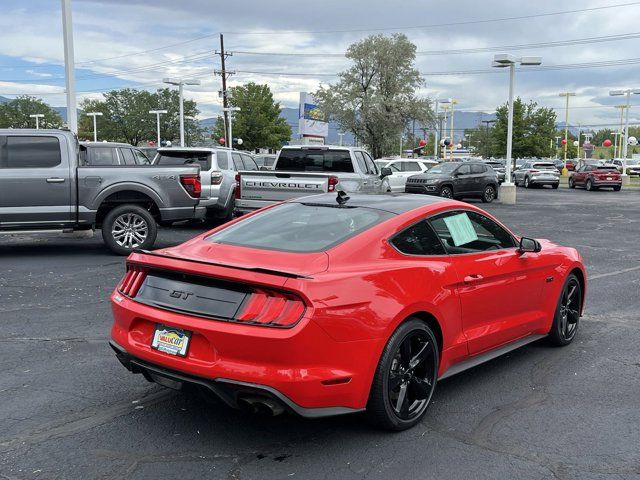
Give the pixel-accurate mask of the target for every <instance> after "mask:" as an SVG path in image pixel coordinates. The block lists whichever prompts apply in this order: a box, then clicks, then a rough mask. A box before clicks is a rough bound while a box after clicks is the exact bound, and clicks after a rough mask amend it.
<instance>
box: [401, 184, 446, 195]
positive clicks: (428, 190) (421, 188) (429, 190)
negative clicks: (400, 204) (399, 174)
mask: <svg viewBox="0 0 640 480" xmlns="http://www.w3.org/2000/svg"><path fill="white" fill-rule="evenodd" d="M438 188H439V187H438V185H410V186H409V185H405V187H404V191H405V192H406V193H422V194H430V195H437V194H438Z"/></svg>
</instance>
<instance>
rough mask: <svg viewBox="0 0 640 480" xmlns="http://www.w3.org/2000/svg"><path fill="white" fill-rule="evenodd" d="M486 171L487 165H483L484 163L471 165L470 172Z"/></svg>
mask: <svg viewBox="0 0 640 480" xmlns="http://www.w3.org/2000/svg"><path fill="white" fill-rule="evenodd" d="M486 171H487V167H485V166H484V165H480V164H478V163H474V164H473V165H471V173H476V174H477V173H484V172H486Z"/></svg>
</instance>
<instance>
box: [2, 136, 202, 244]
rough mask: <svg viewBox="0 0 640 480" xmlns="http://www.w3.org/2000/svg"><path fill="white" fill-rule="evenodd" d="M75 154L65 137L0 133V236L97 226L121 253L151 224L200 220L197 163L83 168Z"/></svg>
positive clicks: (145, 237)
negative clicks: (166, 165)
mask: <svg viewBox="0 0 640 480" xmlns="http://www.w3.org/2000/svg"><path fill="white" fill-rule="evenodd" d="M79 149H80V147H79V144H78V140H77V138H76V136H75V135H74V134H72V133H71V132H69V131H65V130H28V129H25V130H13V129H0V234H15V233H30V234H34V233H52V232H73V231H77V230H91V229H96V228H97V229H102V237H103V239H104V242H105V244H106V245H107V246H108V247H109V248H110V249H111V250H112V251H114V252H115V253H118V254H121V255H127V254H129V253H130V252H131V251H133V250H135V249H148V248H151V247H152V246H153V244H154V242H155V239H156V236H157V231H158V229H157V223H171V222H175V221H179V220H187V219H192V218H202V217H204V214H205V209H204V208H202V207H200V206H199V205H198V203H199V198H200V192H201V185H200V177H199V167H198V166H197V165H182V166H168V167H157V166H153V165H131V166H129V165H124V166H89V165H85V164H84V163H83V161H82V160H81V159H80V156H79Z"/></svg>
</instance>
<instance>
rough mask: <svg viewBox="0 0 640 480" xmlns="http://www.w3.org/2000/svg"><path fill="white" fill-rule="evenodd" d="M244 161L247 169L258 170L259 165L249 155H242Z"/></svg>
mask: <svg viewBox="0 0 640 480" xmlns="http://www.w3.org/2000/svg"><path fill="white" fill-rule="evenodd" d="M242 162H243V163H244V169H245V170H258V165H257V164H256V162H254V161H253V158H251V157H250V156H249V155H242Z"/></svg>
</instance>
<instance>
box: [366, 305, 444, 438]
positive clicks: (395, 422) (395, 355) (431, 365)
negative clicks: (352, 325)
mask: <svg viewBox="0 0 640 480" xmlns="http://www.w3.org/2000/svg"><path fill="white" fill-rule="evenodd" d="M438 352H439V349H438V342H437V340H436V337H435V335H434V334H433V332H432V331H431V328H429V326H428V325H426V324H425V323H424V322H423V321H422V320H420V319H418V318H413V317H412V318H409V319H408V320H407V321H406V322H404V323H402V324H401V325H400V326H399V327H398V328H397V329H396V331H395V332H393V335H391V338H389V341H388V342H387V344H386V346H385V348H384V350H383V351H382V355H381V357H380V361H379V362H378V367H377V369H376V373H375V375H374V377H373V382H372V385H371V391H370V392H369V401H368V403H367V416H368V418H369V421H370V422H371V423H372V424H373V425H375V426H377V427H379V428H383V429H385V430H394V431H400V430H406V429H408V428H411V427H413V426H414V425H416V424H417V423H418V422H420V420H422V418H423V417H424V415H425V412H426V411H427V407H428V406H429V403H430V402H431V397H432V396H433V392H434V390H435V388H436V383H437V380H438V364H439V361H440V359H439V353H438ZM416 359H418V360H419V362H418V363H416V364H415V365H414V363H415V362H416V361H417V360H416ZM411 365H414V366H413V367H412V366H411ZM396 390H397V392H396Z"/></svg>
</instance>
